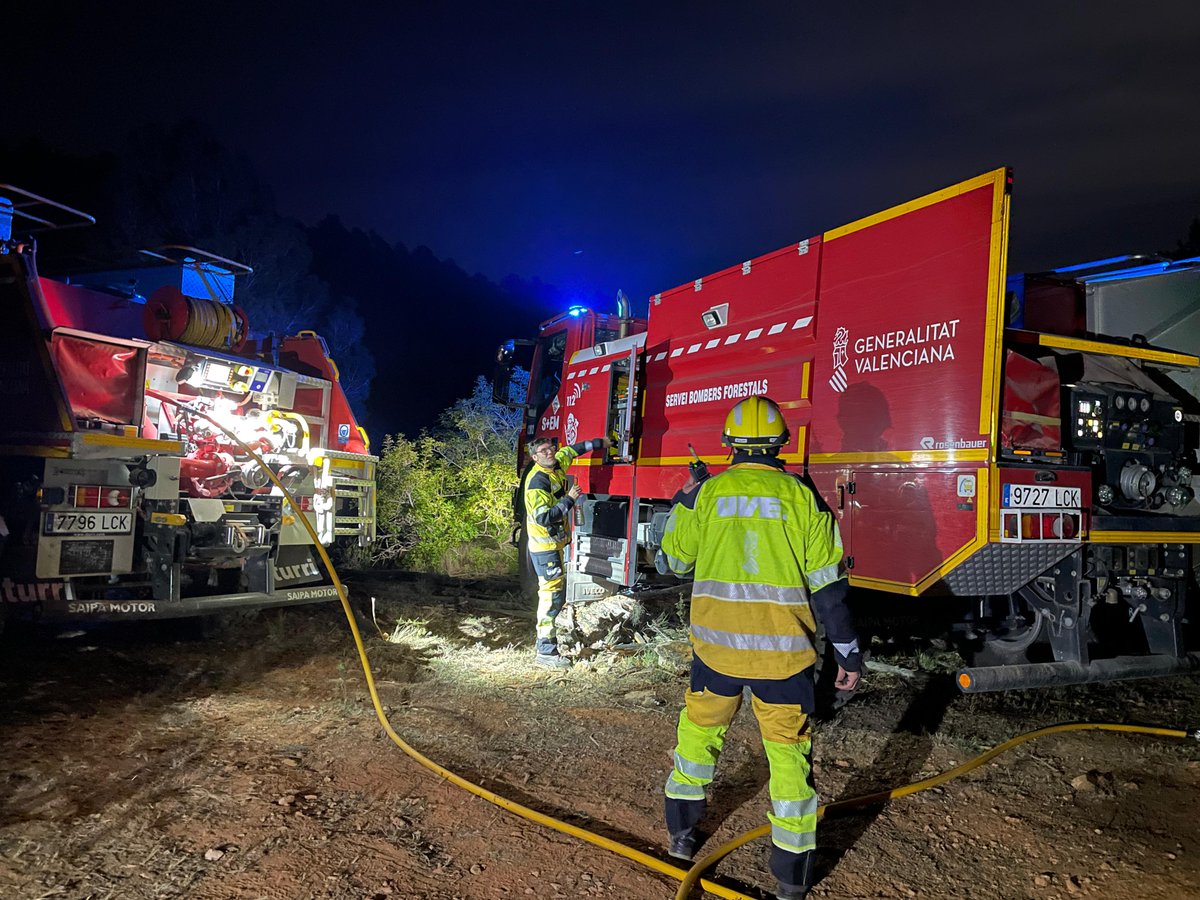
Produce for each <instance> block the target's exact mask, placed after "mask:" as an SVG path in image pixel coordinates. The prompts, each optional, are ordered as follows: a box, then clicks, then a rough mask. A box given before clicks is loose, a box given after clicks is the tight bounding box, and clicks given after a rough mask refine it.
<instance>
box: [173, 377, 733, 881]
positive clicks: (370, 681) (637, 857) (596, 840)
mask: <svg viewBox="0 0 1200 900" xmlns="http://www.w3.org/2000/svg"><path fill="white" fill-rule="evenodd" d="M166 399H169V398H166ZM171 402H175V401H171ZM177 405H178V404H177ZM192 411H193V412H195V413H196V415H199V416H201V417H203V418H205V419H207V420H208V421H209V422H211V423H212V424H213V425H216V426H217V427H218V428H220V429H221V431H223V432H224V433H225V434H226V435H227V436H228V437H229V438H231V439H232V440H234V441H236V442H237V444H238V446H240V447H241V448H242V451H243V452H245V453H246V454H248V455H249V456H250V457H251V458H252V459H253V460H254V461H255V462H256V463H258V465H260V466H262V468H263V471H264V472H266V473H267V475H268V476H269V477H270V479H271V481H272V483H273V484H274V485H275V486H276V487H277V488H279V489H280V490H281V491H283V496H284V498H285V499H286V500H287V502H288V505H289V506H291V507H292V510H293V511H294V512H295V513H296V518H297V520H298V521H300V522H302V523H303V524H304V528H305V530H306V531H307V532H308V536H309V538H310V539H311V540H312V542H313V546H314V547H315V548H316V550H317V552H318V553H319V554H320V555H321V560H322V562H324V563H325V567H326V568H327V569H328V570H329V575H330V577H331V578H332V579H333V584H334V587H335V588H336V589H337V592H338V599H339V600H341V601H342V611H343V612H345V614H346V621H347V622H349V624H350V633H351V634H352V635H353V636H354V646H355V647H356V648H357V649H358V658H359V661H360V662H361V663H362V670H363V676H364V677H365V678H366V682H367V690H368V691H369V692H370V694H371V704H372V706H374V707H375V716H376V718H377V719H379V724H380V725H382V726H383V730H384V732H385V733H386V734H387V736H388V737H389V738H390V739H391V741H392V743H394V744H395V745H396V746H397V747H399V748H400V749H401V750H403V751H404V752H405V753H406V754H408V755H409V756H410V757H411V758H412V759H414V760H416V761H417V762H419V763H420V764H421V765H423V766H424V767H425V768H427V769H429V771H431V772H433V773H434V774H435V775H439V776H441V777H442V778H444V779H446V780H447V781H449V782H450V783H451V784H453V785H456V786H458V787H460V788H462V789H463V790H466V791H469V792H470V793H472V794H474V795H475V796H476V797H480V798H482V799H484V800H487V801H488V802H489V803H493V804H495V805H496V806H499V807H500V808H501V809H505V810H508V811H509V812H511V813H515V814H516V815H518V816H521V817H522V818H524V819H528V820H529V821H531V822H537V823H538V824H539V825H545V826H546V827H547V828H553V829H554V830H555V831H559V832H562V833H563V834H569V835H571V836H572V837H576V838H579V839H580V840H583V841H587V842H588V843H589V844H594V845H595V846H597V847H602V848H604V849H605V850H611V851H612V852H613V853H616V854H617V855H619V856H623V857H625V858H626V859H629V860H632V861H633V862H637V863H641V864H642V865H643V866H645V867H647V868H649V869H653V870H654V871H656V872H659V873H661V874H663V875H668V876H670V877H671V878H674V879H675V880H677V881H678V880H681V879H682V878H683V877H684V876H685V875H686V874H687V873H686V870H684V869H682V868H679V867H678V866H673V865H671V864H670V863H665V862H663V861H662V860H660V859H656V858H655V857H653V856H651V855H650V854H648V853H643V852H642V851H640V850H634V849H633V848H631V847H626V846H625V845H624V844H620V843H618V842H617V841H614V840H612V839H611V838H606V837H604V836H603V835H599V834H593V833H592V832H590V831H588V830H586V829H584V828H578V827H576V826H574V825H571V824H570V823H568V822H563V821H562V820H561V819H555V818H554V817H553V816H548V815H546V814H544V813H540V812H538V811H537V810H536V809H530V808H529V807H527V806H522V805H521V804H520V803H516V802H515V801H512V800H509V799H508V798H506V797H501V796H500V795H499V794H497V793H494V792H493V791H489V790H488V789H487V788H485V787H481V786H480V785H477V784H475V783H474V782H471V781H467V779H465V778H463V777H461V776H460V775H456V774H455V773H454V772H451V771H450V770H449V769H446V768H444V767H442V766H440V765H438V764H437V763H435V762H434V761H433V760H431V759H429V758H428V757H426V756H425V755H424V754H422V753H421V752H420V751H418V750H416V749H414V748H413V747H411V746H409V745H408V743H406V742H405V740H404V739H403V738H402V737H400V735H398V734H397V733H396V731H395V729H393V728H392V725H391V723H390V722H389V721H388V718H387V714H386V713H384V711H383V705H382V704H381V703H380V701H379V693H378V692H377V691H376V689H375V679H374V677H373V676H372V675H371V663H370V661H369V660H368V659H367V650H366V647H365V646H364V645H363V640H362V634H361V633H360V632H359V630H358V623H357V622H356V621H355V619H354V611H353V610H352V609H351V608H350V600H349V599H348V597H347V595H346V588H345V586H344V585H343V584H342V580H341V579H340V578H339V577H338V574H337V572H336V571H335V570H334V568H333V561H332V560H331V559H330V558H329V554H328V553H326V552H325V548H324V547H323V546H322V545H321V541H320V540H319V539H318V537H317V533H316V531H315V530H314V529H313V527H312V524H311V523H310V522H309V521H308V518H307V517H306V516H305V515H304V513H303V512H302V511H301V510H300V504H298V503H297V502H296V501H295V499H293V497H292V495H291V492H290V491H288V489H287V488H286V487H284V486H283V483H282V482H281V481H280V480H279V478H278V477H277V476H276V475H275V473H274V472H273V471H271V467H270V466H268V465H267V464H266V463H265V462H264V461H263V460H262V458H261V457H260V456H259V455H258V454H257V453H255V452H254V451H253V450H252V449H250V447H248V446H246V444H245V443H243V442H242V441H241V440H240V439H239V438H238V436H237V435H235V434H234V433H233V432H232V431H230V430H229V429H228V428H226V427H225V426H224V425H222V424H221V423H220V422H218V421H217V420H216V419H214V418H213V417H212V416H209V415H208V414H206V413H203V412H200V411H199V410H192ZM694 883H695V880H694V879H693V884H694ZM700 884H701V886H702V887H703V888H704V889H705V890H706V891H708V892H710V893H712V894H716V895H717V896H718V897H725V898H727V900H753V898H752V897H748V896H746V895H745V894H742V893H739V892H738V891H735V890H732V889H730V888H727V887H724V886H723V885H719V884H714V883H712V882H710V881H707V880H701V882H700Z"/></svg>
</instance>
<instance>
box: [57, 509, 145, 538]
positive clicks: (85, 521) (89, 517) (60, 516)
mask: <svg viewBox="0 0 1200 900" xmlns="http://www.w3.org/2000/svg"><path fill="white" fill-rule="evenodd" d="M131 531H133V513H131V512H77V513H75V512H48V513H46V527H45V529H44V532H45V533H46V534H129V533H130V532H131Z"/></svg>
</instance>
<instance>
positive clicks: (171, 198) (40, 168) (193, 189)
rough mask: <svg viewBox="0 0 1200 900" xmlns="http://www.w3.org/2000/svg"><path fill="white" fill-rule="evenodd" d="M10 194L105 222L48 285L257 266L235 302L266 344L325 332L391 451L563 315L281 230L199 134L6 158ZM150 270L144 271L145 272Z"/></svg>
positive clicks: (454, 274) (423, 262) (363, 249)
mask: <svg viewBox="0 0 1200 900" xmlns="http://www.w3.org/2000/svg"><path fill="white" fill-rule="evenodd" d="M0 182H7V183H11V184H16V185H18V186H20V187H23V188H26V189H27V190H31V191H33V192H34V193H38V194H42V195H44V196H47V197H50V198H53V199H55V200H59V201H61V202H64V203H67V204H68V205H71V206H75V207H77V208H79V209H82V210H84V211H86V212H89V213H91V214H93V215H94V216H95V217H96V219H97V222H98V225H97V227H95V228H86V229H79V230H77V231H67V232H60V233H56V234H53V235H46V236H45V237H44V238H43V240H42V241H41V244H40V248H39V250H40V252H39V260H40V263H41V265H42V270H43V272H44V273H45V274H51V275H53V274H59V273H63V272H70V271H81V270H92V271H96V270H106V269H119V268H124V267H127V266H129V265H131V264H133V263H135V262H136V261H137V257H136V253H137V251H138V250H140V249H143V248H146V249H152V248H155V247H161V246H163V245H167V244H185V245H191V246H196V247H200V248H202V249H205V250H208V251H211V252H213V253H217V254H219V255H221V256H226V257H229V258H231V259H236V260H239V261H241V262H244V263H246V264H247V265H250V266H252V267H253V269H254V274H253V275H251V276H249V277H248V278H245V279H242V280H241V283H240V284H239V286H238V294H237V300H238V302H239V303H240V304H241V305H242V306H244V307H245V309H246V311H247V313H248V315H249V317H250V321H251V327H252V329H253V330H254V331H255V332H256V333H263V334H265V333H268V332H275V333H276V334H294V333H295V332H296V331H298V330H300V329H303V328H311V329H314V330H316V331H317V332H318V333H320V334H321V335H322V336H323V337H324V338H325V339H326V342H327V343H328V344H329V348H330V354H331V355H332V356H333V358H334V359H335V360H336V362H337V363H338V367H339V370H340V372H341V378H342V382H343V387H344V389H345V390H346V393H347V394H348V396H349V397H350V400H351V402H352V404H353V405H354V407H355V410H356V412H357V413H358V415H359V417H360V419H363V420H364V421H365V422H366V423H367V425H368V427H369V428H370V429H371V430H372V431H373V432H374V433H375V434H376V435H377V436H379V437H381V436H382V434H385V433H395V432H398V431H402V432H406V433H408V434H414V435H415V434H416V433H417V432H419V431H420V430H421V429H423V428H426V427H428V426H431V425H433V424H434V423H435V422H436V421H437V419H438V416H439V415H440V414H441V412H442V411H443V410H445V409H446V408H447V407H449V406H450V405H451V404H453V403H454V401H455V400H456V399H458V398H460V397H463V396H466V395H468V394H470V393H471V391H472V387H473V385H474V382H475V379H476V376H477V375H478V374H479V373H481V372H486V371H488V369H489V367H490V364H491V359H492V352H493V351H494V349H495V346H496V344H497V343H498V342H499V341H500V340H502V339H503V338H505V337H510V336H519V335H529V334H532V333H533V331H534V329H535V327H536V323H537V322H538V321H540V320H541V319H544V318H546V317H547V316H548V315H550V314H552V313H553V312H554V311H555V310H556V309H558V308H559V307H560V306H561V297H560V296H559V295H558V292H557V291H556V290H555V289H554V288H552V287H550V286H548V285H545V284H542V283H541V282H539V281H537V280H536V279H535V280H532V281H523V280H521V279H517V278H513V277H510V278H508V279H506V280H505V281H504V282H503V283H501V284H497V283H495V282H493V281H490V280H489V279H487V278H485V277H483V276H481V275H474V276H472V275H468V274H467V273H466V272H464V271H463V270H462V269H460V268H459V267H458V266H457V265H455V264H454V263H453V262H451V261H448V260H442V259H439V258H438V257H437V256H435V255H434V253H433V252H432V251H431V250H429V249H428V248H426V247H417V248H415V249H413V250H410V249H408V248H407V247H405V246H404V245H403V244H400V243H397V244H389V243H388V242H387V241H386V240H384V239H383V238H381V237H380V236H379V235H378V234H375V233H374V232H364V231H362V230H359V229H355V228H347V227H346V226H344V225H343V224H342V223H341V222H340V220H339V219H338V218H337V217H336V215H332V214H331V215H329V216H327V217H326V218H325V219H324V220H323V221H322V222H320V223H319V224H318V225H317V226H315V227H306V226H304V225H302V224H301V223H299V222H297V221H295V220H293V219H290V218H288V217H285V216H283V215H281V214H280V213H279V212H278V211H277V209H276V207H275V202H274V198H273V196H272V194H271V190H270V188H269V186H268V183H267V179H265V178H264V177H263V176H262V174H261V173H259V172H257V171H256V170H255V168H254V166H253V165H252V164H251V163H250V161H249V160H248V159H246V158H245V157H242V156H238V155H236V154H233V153H231V152H230V151H229V150H228V149H226V148H225V147H224V146H222V145H221V143H220V142H219V141H217V140H216V138H215V137H214V136H213V134H212V133H211V132H210V131H209V130H208V129H207V128H206V127H204V126H203V125H200V124H198V123H196V122H184V123H181V124H178V125H174V126H171V127H161V126H157V127H151V128H147V129H142V130H139V131H137V132H135V133H133V134H131V135H130V136H129V137H128V139H127V140H126V142H125V144H124V145H123V146H122V147H120V148H118V149H117V150H115V151H112V152H105V153H97V154H92V155H80V154H75V153H71V152H69V151H66V150H63V149H61V148H54V147H49V146H46V145H45V144H43V143H41V142H39V141H37V140H26V141H21V142H13V141H9V142H7V143H0ZM143 263H144V261H143Z"/></svg>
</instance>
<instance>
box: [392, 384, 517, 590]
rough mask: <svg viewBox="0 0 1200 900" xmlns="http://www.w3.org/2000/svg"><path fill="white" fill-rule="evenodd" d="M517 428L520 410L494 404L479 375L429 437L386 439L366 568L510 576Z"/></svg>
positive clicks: (513, 552)
mask: <svg viewBox="0 0 1200 900" xmlns="http://www.w3.org/2000/svg"><path fill="white" fill-rule="evenodd" d="M520 424H521V418H520V412H519V411H518V412H514V411H512V410H510V409H508V408H507V407H504V406H501V405H499V404H496V403H494V402H493V401H492V398H491V386H490V385H489V384H488V383H487V381H486V380H485V379H484V378H482V377H480V378H479V379H477V380H476V383H475V390H474V391H473V392H472V394H471V396H470V397H466V398H464V399H462V400H459V401H458V402H457V403H455V404H454V405H453V406H452V407H450V408H449V409H448V410H446V411H445V412H444V413H443V414H442V416H441V419H440V422H439V427H438V428H437V429H435V430H434V431H432V432H424V433H422V434H421V435H420V436H419V437H418V438H417V439H416V440H412V439H410V438H407V437H405V436H404V435H402V434H398V435H394V436H391V435H389V436H388V437H386V438H385V439H384V441H383V447H382V449H381V451H380V460H379V494H378V503H377V516H378V532H379V533H378V539H377V541H376V543H375V544H374V545H373V547H372V548H371V549H370V556H371V559H372V562H374V563H375V564H376V565H379V564H384V563H392V564H398V565H402V566H404V567H406V568H411V569H418V570H422V571H438V572H445V573H447V574H454V575H460V574H498V573H505V572H515V571H516V561H517V557H516V550H515V548H513V546H512V544H511V543H510V542H509V538H510V535H511V532H512V524H513V523H512V499H511V498H512V488H513V485H514V484H515V482H516V470H515V459H516V443H517V434H518V430H519V428H520Z"/></svg>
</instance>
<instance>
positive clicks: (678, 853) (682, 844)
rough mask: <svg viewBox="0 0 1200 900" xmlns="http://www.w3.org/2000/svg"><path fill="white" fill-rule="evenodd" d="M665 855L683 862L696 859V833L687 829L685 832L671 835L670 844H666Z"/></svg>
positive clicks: (691, 829)
mask: <svg viewBox="0 0 1200 900" xmlns="http://www.w3.org/2000/svg"><path fill="white" fill-rule="evenodd" d="M667 855H668V856H673V857H675V859H682V860H684V861H685V862H691V861H692V860H693V859H695V858H696V831H695V829H693V828H689V829H688V830H687V831H680V832H677V833H676V834H673V835H671V842H670V843H669V844H667Z"/></svg>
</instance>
